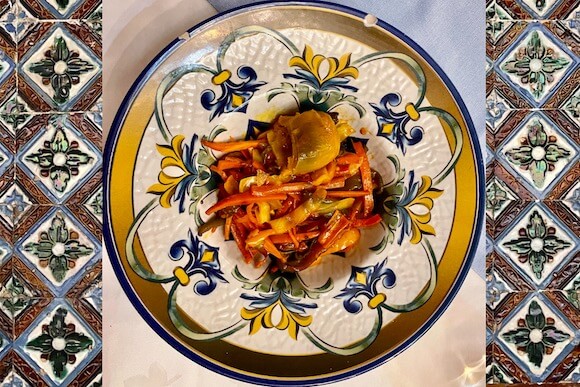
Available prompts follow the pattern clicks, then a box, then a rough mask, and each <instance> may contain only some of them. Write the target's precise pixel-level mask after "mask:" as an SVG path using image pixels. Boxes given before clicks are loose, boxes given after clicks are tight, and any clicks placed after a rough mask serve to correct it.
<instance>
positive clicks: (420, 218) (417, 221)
mask: <svg viewBox="0 0 580 387" xmlns="http://www.w3.org/2000/svg"><path fill="white" fill-rule="evenodd" d="M431 185H432V180H431V178H430V177H429V176H422V177H421V186H420V187H419V191H418V192H417V195H416V196H415V198H414V199H413V200H412V201H411V202H410V203H408V204H407V205H405V209H406V210H407V212H408V214H409V217H410V218H411V241H410V242H411V243H413V244H417V243H419V242H421V239H422V238H423V234H427V235H435V229H434V228H433V226H431V225H430V224H429V222H430V221H431V210H432V209H433V199H436V198H438V197H439V196H441V195H442V194H443V191H441V190H438V189H435V188H432V187H431ZM416 206H421V207H424V208H425V209H426V211H424V212H423V211H422V212H420V213H417V212H416V211H413V207H415V210H416V209H417V208H416Z"/></svg>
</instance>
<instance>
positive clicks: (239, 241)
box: [232, 220, 254, 263]
mask: <svg viewBox="0 0 580 387" xmlns="http://www.w3.org/2000/svg"><path fill="white" fill-rule="evenodd" d="M232 235H233V237H234V241H236V245H238V249H240V251H241V252H242V255H243V256H244V261H245V262H246V263H250V262H252V261H253V260H254V257H253V256H252V254H251V253H250V251H249V250H248V249H246V244H245V243H244V240H243V239H244V236H243V235H242V233H241V231H240V229H239V228H238V224H237V222H236V220H234V221H233V222H232Z"/></svg>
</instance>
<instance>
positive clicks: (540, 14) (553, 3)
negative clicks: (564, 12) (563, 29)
mask: <svg viewBox="0 0 580 387" xmlns="http://www.w3.org/2000/svg"><path fill="white" fill-rule="evenodd" d="M517 2H518V3H519V4H520V5H521V6H522V7H523V8H524V9H525V10H526V11H528V13H529V14H530V15H531V16H532V17H533V18H534V19H539V20H544V19H548V18H549V17H550V15H551V14H552V13H553V12H554V10H555V9H556V8H558V6H559V5H560V4H561V3H563V2H565V0H517Z"/></svg>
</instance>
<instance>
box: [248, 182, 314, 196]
mask: <svg viewBox="0 0 580 387" xmlns="http://www.w3.org/2000/svg"><path fill="white" fill-rule="evenodd" d="M313 187H314V186H313V185H312V184H310V183H303V182H298V183H286V184H280V185H272V184H267V185H262V186H259V187H258V186H256V185H253V186H252V188H251V191H252V194H253V195H255V196H266V195H272V194H281V193H290V192H301V191H304V190H305V189H309V188H313Z"/></svg>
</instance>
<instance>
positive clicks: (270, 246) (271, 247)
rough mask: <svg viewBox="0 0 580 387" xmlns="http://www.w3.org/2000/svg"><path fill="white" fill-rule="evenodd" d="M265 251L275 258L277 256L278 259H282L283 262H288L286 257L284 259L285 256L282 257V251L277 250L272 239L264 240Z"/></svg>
mask: <svg viewBox="0 0 580 387" xmlns="http://www.w3.org/2000/svg"><path fill="white" fill-rule="evenodd" d="M264 249H265V250H266V251H267V252H268V253H270V254H272V255H273V256H275V257H276V258H278V259H281V260H283V261H285V260H286V257H284V255H282V253H281V252H280V250H278V248H276V246H275V245H274V243H272V241H271V240H270V238H266V239H264Z"/></svg>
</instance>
